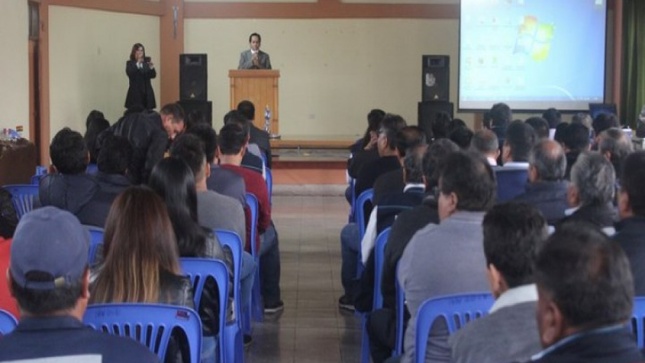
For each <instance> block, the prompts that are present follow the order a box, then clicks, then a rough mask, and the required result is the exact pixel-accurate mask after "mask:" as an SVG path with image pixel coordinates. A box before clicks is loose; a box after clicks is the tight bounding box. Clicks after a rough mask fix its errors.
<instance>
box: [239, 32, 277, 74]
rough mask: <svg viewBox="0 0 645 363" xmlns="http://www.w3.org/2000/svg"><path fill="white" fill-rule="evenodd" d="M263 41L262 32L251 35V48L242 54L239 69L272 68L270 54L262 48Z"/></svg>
mask: <svg viewBox="0 0 645 363" xmlns="http://www.w3.org/2000/svg"><path fill="white" fill-rule="evenodd" d="M261 42H262V37H260V34H258V33H253V34H251V35H250V36H249V45H250V46H251V49H248V50H245V51H243V52H242V53H241V54H240V64H239V65H238V66H237V69H271V60H270V59H269V54H267V53H265V52H263V51H261V50H260V43H261Z"/></svg>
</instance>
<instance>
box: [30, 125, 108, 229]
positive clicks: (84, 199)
mask: <svg viewBox="0 0 645 363" xmlns="http://www.w3.org/2000/svg"><path fill="white" fill-rule="evenodd" d="M49 155H50V157H51V160H52V167H51V169H52V170H50V173H49V174H47V175H46V176H45V177H43V178H42V179H40V185H39V187H38V197H39V199H40V204H41V205H42V206H54V207H57V208H60V209H64V210H67V211H69V212H71V213H72V214H74V215H75V216H76V217H77V218H78V219H79V220H80V221H81V223H83V224H90V222H91V221H92V219H93V218H92V215H93V213H94V211H93V210H91V208H90V206H89V202H90V200H91V199H92V198H93V197H94V195H95V194H96V193H97V192H98V190H99V185H98V183H97V182H96V180H95V179H94V177H93V176H91V175H89V174H86V173H85V169H87V164H88V162H89V153H88V152H87V146H86V145H85V141H84V140H83V136H81V134H80V133H78V132H76V131H72V130H70V129H69V128H67V127H65V128H63V129H62V130H60V131H59V132H58V133H56V135H55V136H54V138H53V139H52V142H51V145H50V146H49Z"/></svg>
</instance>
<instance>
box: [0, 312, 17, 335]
mask: <svg viewBox="0 0 645 363" xmlns="http://www.w3.org/2000/svg"><path fill="white" fill-rule="evenodd" d="M17 325H18V321H16V318H15V317H14V316H13V315H11V313H10V312H8V311H6V310H2V309H0V336H2V335H6V334H9V333H11V332H12V331H13V330H14V329H15V328H16V326H17Z"/></svg>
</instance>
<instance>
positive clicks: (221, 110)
mask: <svg viewBox="0 0 645 363" xmlns="http://www.w3.org/2000/svg"><path fill="white" fill-rule="evenodd" d="M254 31H257V32H259V33H260V34H261V35H262V40H263V41H262V49H263V50H265V51H266V52H268V53H269V54H270V55H271V63H272V65H273V68H274V69H279V70H280V72H281V78H280V95H279V97H280V120H279V121H280V133H281V134H282V135H284V136H295V135H312V134H313V135H325V136H346V135H359V134H361V133H362V132H363V131H364V129H365V127H366V125H367V121H366V115H367V113H368V111H369V110H370V109H372V108H375V107H378V108H382V109H384V110H386V111H388V112H392V113H398V114H400V115H402V116H403V117H404V118H405V119H406V120H407V121H408V123H409V124H416V121H417V102H419V101H420V100H421V79H420V77H421V56H422V55H423V54H447V55H450V60H451V72H450V79H451V99H452V100H456V99H457V63H456V62H457V47H458V32H459V26H458V21H457V20H456V19H455V20H409V19H405V20H403V19H401V20H398V19H386V20H381V19H321V20H310V19H307V20H275V19H272V20H245V19H238V20H228V19H226V20H220V19H213V20H210V19H186V21H185V23H184V34H185V46H184V51H185V52H187V53H207V54H208V63H209V65H208V94H209V99H210V100H212V101H213V114H214V115H213V117H214V119H215V126H216V128H219V127H221V125H222V121H221V120H222V116H223V115H224V114H225V113H226V112H227V111H228V108H229V102H230V100H229V81H228V70H229V69H234V68H236V67H237V64H238V60H239V54H240V52H241V51H243V50H245V49H246V48H247V47H248V35H249V34H250V33H252V32H254ZM456 117H461V118H463V119H464V120H465V121H466V122H468V123H469V124H471V125H472V124H473V118H474V115H473V114H457V115H456Z"/></svg>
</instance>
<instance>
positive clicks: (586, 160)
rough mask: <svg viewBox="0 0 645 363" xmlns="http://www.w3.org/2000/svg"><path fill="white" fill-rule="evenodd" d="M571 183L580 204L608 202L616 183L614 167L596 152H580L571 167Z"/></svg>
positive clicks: (611, 198)
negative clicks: (576, 191) (576, 192)
mask: <svg viewBox="0 0 645 363" xmlns="http://www.w3.org/2000/svg"><path fill="white" fill-rule="evenodd" d="M571 183H572V184H573V185H574V186H575V187H576V189H577V190H578V197H579V199H580V205H583V206H584V205H589V204H607V203H610V202H611V201H612V200H613V198H614V190H615V183H616V175H615V173H614V167H613V166H612V165H611V163H610V162H609V160H607V159H606V158H605V157H604V156H602V155H600V154H599V153H597V152H585V153H582V154H580V155H579V156H578V159H577V160H576V162H575V164H573V167H572V168H571Z"/></svg>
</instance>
